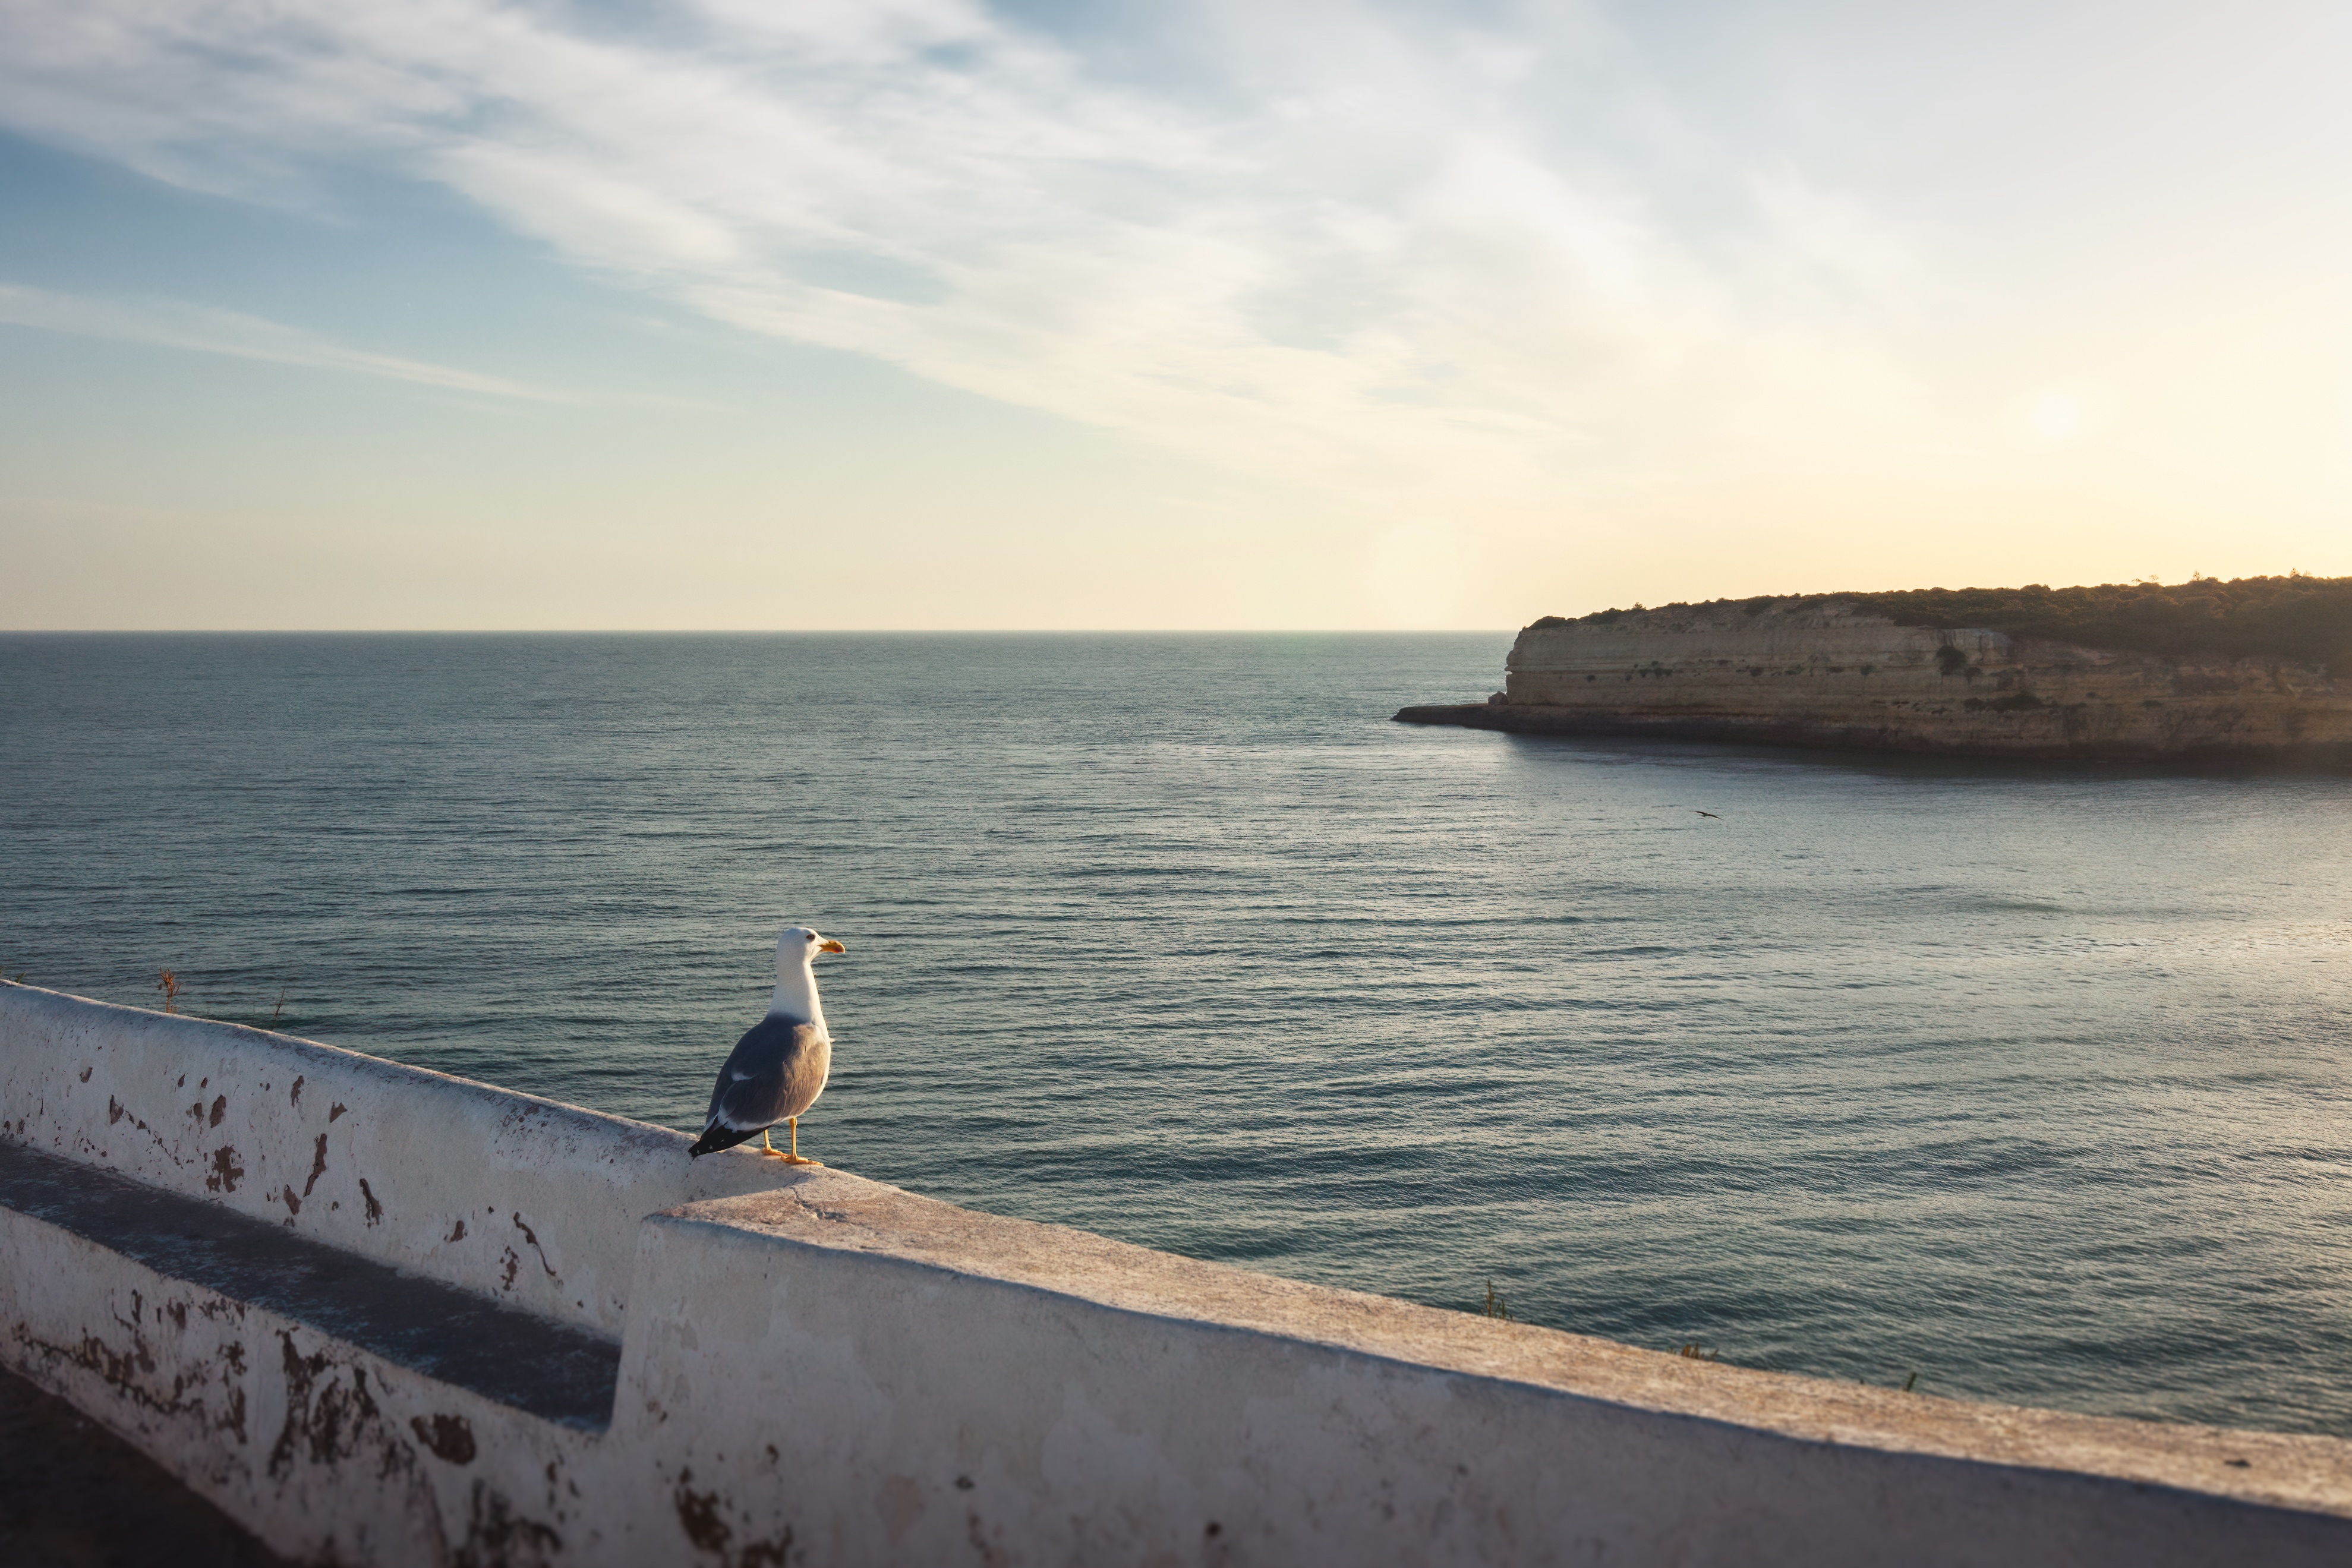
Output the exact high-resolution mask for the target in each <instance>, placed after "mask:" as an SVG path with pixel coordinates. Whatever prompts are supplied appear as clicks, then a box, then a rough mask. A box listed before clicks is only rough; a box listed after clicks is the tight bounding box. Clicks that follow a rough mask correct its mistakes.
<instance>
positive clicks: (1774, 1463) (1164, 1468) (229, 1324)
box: [0, 987, 2352, 1568]
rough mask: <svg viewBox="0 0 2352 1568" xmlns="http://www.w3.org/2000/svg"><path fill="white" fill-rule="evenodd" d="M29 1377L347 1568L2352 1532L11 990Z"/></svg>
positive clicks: (1998, 1413) (2174, 1444) (2345, 1537)
mask: <svg viewBox="0 0 2352 1568" xmlns="http://www.w3.org/2000/svg"><path fill="white" fill-rule="evenodd" d="M0 1121H5V1127H0V1145H5V1146H0V1249H5V1257H6V1258H7V1260H8V1267H7V1268H6V1270H5V1272H0V1333H5V1345H0V1354H5V1355H6V1357H7V1359H8V1362H9V1364H11V1365H12V1366H14V1367H15V1368H16V1369H17V1370H19V1371H21V1372H22V1373H24V1374H25V1375H27V1376H30V1377H31V1378H33V1379H34V1380H35V1381H37V1382H38V1383H40V1384H41V1385H44V1386H46V1387H48V1388H50V1389H53V1390H55V1391H57V1392H58V1393H61V1394H63V1395H65V1396H67V1397H68V1398H70V1399H71V1400H73V1402H74V1403H75V1404H76V1405H77V1406H79V1407H80V1408H82V1409H84V1410H86V1411H88V1412H89V1413H90V1414H91V1415H93V1416H97V1417H98V1418H99V1419H100V1420H102V1421H104V1422H105V1423H106V1424H107V1425H108V1426H110V1427H112V1428H113V1429H114V1430H116V1431H118V1432H120V1433H121V1434H123V1435H124V1436H126V1437H130V1438H131V1440H132V1441H133V1442H135V1443H136V1444H138V1445H139V1446H140V1447H141V1448H142V1450H144V1451H145V1452H147V1453H150V1454H152V1455H153V1456H154V1457H155V1458H158V1459H159V1460H160V1461H161V1462H162V1463H163V1464H164V1465H165V1466H166V1468H168V1469H171V1470H172V1471H173V1473H174V1474H176V1475H178V1476H180V1477H181V1478H183V1479H184V1480H185V1481H186V1482H187V1483H188V1484H189V1485H190V1486H191V1487H192V1488H194V1490H197V1491H199V1492H201V1493H203V1494H204V1495H205V1496H206V1497H208V1498H210V1499H211V1500H214V1501H215V1502H216V1503H218V1504H219V1505H220V1506H221V1507H223V1508H224V1509H225V1510H226V1511H227V1512H228V1513H230V1514H231V1515H232V1516H233V1517H235V1518H236V1519H238V1520H239V1521H243V1522H244V1523H246V1524H247V1526H248V1527H249V1528H251V1529H252V1530H254V1531H255V1532H256V1533H257V1535H259V1536H260V1537H261V1538H262V1539H263V1540H264V1541H266V1542H268V1543H269V1544H270V1545H271V1546H272V1547H273V1548H274V1549H276V1550H278V1551H279V1552H284V1553H286V1554H288V1555H289V1556H292V1557H296V1558H299V1559H306V1560H312V1561H333V1562H337V1563H348V1564H361V1563H393V1564H407V1563H558V1562H561V1563H616V1564H617V1563H649V1562H662V1563H673V1562H675V1563H691V1562H702V1563H727V1564H732V1565H739V1568H740V1565H746V1564H753V1563H765V1564H782V1563H941V1562H946V1561H950V1560H954V1559H962V1558H967V1557H970V1558H976V1559H978V1560H981V1561H983V1562H988V1563H1142V1562H1152V1563H1194V1562H1199V1563H1349V1564H1354V1563H1373V1562H1378V1563H1593V1562H1609V1563H1790V1564H1798V1563H1803V1564H1836V1563H1857V1564H1858V1563H1884V1562H1906V1563H1947V1564H1958V1563H1987V1564H1990V1563H2004V1564H2005V1563H2117V1564H2123V1563H2132V1564H2162V1563H2221V1562H2248V1561H2262V1562H2265V1563H2340V1562H2344V1561H2347V1560H2352V1444H2347V1443H2345V1442H2342V1441H2339V1440H2336V1439H2334V1438H2326V1437H2293V1436H2282V1435H2275V1434H2262V1433H2245V1432H2230V1431H2223V1430H2219V1429H2214V1428H2206V1427H2165V1426H2156V1425H2150V1424H2146V1423H2139V1422H2131V1421H2117V1420H2106V1419H2099V1418H2095V1417H2089V1416H2070V1415H2064V1414H2061V1413H2056V1412H2051V1411H2037V1410H2025V1409H2018V1408H2013V1407H2008V1406H1990V1405H1968V1404H1960V1403H1956V1402H1952V1401H1947V1400H1940V1399H1933V1398H1927V1397H1923V1396H1911V1395H1903V1394H1898V1393H1894V1392H1891V1391H1887V1390H1881V1389H1871V1388H1864V1387H1859V1386H1847V1385H1839V1384H1832V1383H1826V1382H1822V1381H1817V1380H1813V1379H1808V1378H1801V1377H1791V1376H1784V1375H1774V1374H1768V1373H1759V1372H1749V1371H1745V1370H1741V1369H1738V1368H1733V1367H1727V1366H1718V1365H1708V1364H1698V1363H1694V1362H1689V1361H1685V1360H1682V1359H1680V1358H1678V1357H1675V1356H1670V1355H1662V1354H1655V1353H1653V1352H1647V1351H1641V1350H1635V1349H1633V1348H1631V1347H1628V1346H1624V1345H1620V1344H1613V1343H1608V1342H1605V1341H1600V1340H1593V1339H1588V1338H1583V1337H1580V1336H1577V1335H1572V1334H1565V1333H1556V1332H1553V1331H1550V1330H1546V1329H1538V1328H1531V1327H1527V1326H1523V1325H1518V1324H1512V1323H1507V1322H1489V1321H1487V1320H1486V1319H1483V1318H1477V1317H1471V1316H1466V1315H1464V1314H1460V1313H1453V1312H1438V1311H1433V1310H1432V1309H1428V1308H1423V1307H1417V1306H1412V1305H1410V1304H1407V1303H1404V1302H1400V1301H1390V1300H1385V1299H1382V1298H1380V1297H1374V1296H1365V1295H1359V1294H1354V1293H1351V1292H1348V1291H1332V1290H1326V1289H1321V1288H1318V1287H1315V1286H1309V1285H1302V1284H1297V1283H1295V1282H1292V1281H1284V1280H1278V1279H1274V1278H1271V1277H1268V1276H1265V1275H1260V1274H1254V1273H1250V1272H1247V1271H1245V1270H1237V1269H1230V1268H1224V1267H1222V1266H1218V1265H1213V1264H1207V1263H1201V1262H1196V1261H1192V1260H1186V1259H1181V1258H1175V1257H1171V1256H1168V1255H1166V1254H1162V1253H1156V1252H1151V1251H1149V1250H1146V1249H1141V1248H1136V1247H1130V1246H1126V1245H1124V1244H1121V1243H1118V1242H1114V1241H1109V1240H1106V1239H1102V1238H1099V1237H1095V1236H1089V1235H1086V1234H1084V1233H1081V1232H1076V1231H1071V1230H1066V1229H1062V1228H1055V1227H1052V1226H1043V1225H1034V1224H1029V1223H1025V1222H1023V1221H1018V1220H1009V1219H1003V1218H995V1217H992V1216H988V1215H982V1214H975V1213H971V1212H970V1211H967V1210H962V1209H958V1208H955V1207H950V1206H949V1205H946V1204H941V1203H937V1202H933V1201H931V1200H929V1199H925V1198H921V1197H915V1196H913V1195H910V1194H908V1193H905V1192H901V1191H898V1190H897V1189H894V1188H891V1187H887V1186H881V1185H878V1184H877V1183H873V1182H868V1181H865V1180H862V1179H860V1178H858V1177H856V1176H850V1175H847V1174H845V1173H843V1172H840V1171H835V1170H819V1171H806V1172H800V1173H793V1172H786V1171H781V1170H780V1169H779V1168H778V1167H776V1166H772V1165H770V1164H768V1163H766V1162H763V1161H761V1160H759V1159H758V1158H757V1157H756V1156H752V1155H742V1154H740V1153H738V1154H730V1155H719V1156H715V1157H713V1158H711V1159H708V1160H704V1161H700V1162H692V1163H689V1162H688V1160H687V1158H686V1155H685V1145H686V1142H687V1140H686V1138H685V1137H684V1136H683V1135H681V1134H674V1133H670V1132H667V1131H666V1130H663V1129H660V1128H654V1127H647V1126H644V1125H642V1124H633V1123H628V1122H624V1121H620V1120H617V1119H615V1118H610V1117H602V1116H597V1115H594V1114H593V1113H587V1112H583V1111H579V1110H576V1109H572V1108H570V1107H565V1106H560V1105H554V1104H551V1103H548V1102H544V1101H538V1100H533V1099H531V1098H530V1097H528V1096H523V1095H517V1094H509V1093H506V1092H501V1091H498V1090H495V1089H490V1088H487V1087H485V1086H483V1085H479V1084H472V1083H467V1082H462V1081H460V1080H456V1079H451V1078H446V1077H444V1076H441V1075H439V1074H435V1073H429V1072H423V1071H417V1070H415V1069H410V1068H404V1067H401V1066H398V1065H396V1064H394V1063H390V1062H384V1061H376V1060H373V1059H371V1058H367V1057H362V1056H358V1055H355V1054H353V1053H351V1052H347V1051H336V1050H334V1049H332V1048H330V1047H326V1046H320V1045H314V1044H310V1043H309V1042H305V1041H300V1040H289V1039H285V1038H283V1037H279V1036H274V1035H268V1034H263V1033H260V1032H258V1031H256V1030H246V1029H240V1028H236V1027H234V1026H229V1025H224V1024H215V1023H209V1022H205V1021H202V1020H196V1019H178V1018H164V1017H162V1016H159V1015H156V1014H152V1013H146V1012H142V1011H139V1010H137V1009H125V1008H117V1007H110V1006H106V1005H103V1004H100V1003H96V1002H90V1001H85V1000H82V999H79V998H70V997H65V996H60V995H57V994H54V993H49V992H44V991H37V990H33V989H30V988H21V987H5V988H0ZM77 1173H79V1179H77ZM436 1312H438V1313H441V1314H443V1315H444V1317H445V1320H446V1334H444V1335H443V1336H442V1339H443V1343H434V1340H433V1336H431V1335H429V1334H427V1335H424V1336H422V1337H420V1336H419V1334H418V1333H417V1332H416V1331H417V1325H418V1323H419V1322H420V1321H425V1322H429V1321H430V1320H431V1318H432V1317H433V1315H434V1314H435V1313H436ZM485 1345H491V1346H495V1347H496V1351H495V1354H491V1355H489V1356H488V1358H487V1360H486V1358H485V1356H484V1355H483V1354H482V1350H483V1347H484V1346H485Z"/></svg>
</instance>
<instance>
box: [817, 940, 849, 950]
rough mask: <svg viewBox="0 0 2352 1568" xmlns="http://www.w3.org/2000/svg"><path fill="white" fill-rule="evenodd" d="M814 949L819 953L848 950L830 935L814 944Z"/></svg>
mask: <svg viewBox="0 0 2352 1568" xmlns="http://www.w3.org/2000/svg"><path fill="white" fill-rule="evenodd" d="M816 950H817V951H818V952H820V953H846V952H848V951H849V949H848V948H846V947H845V946H842V945H841V944H840V943H838V942H836V941H835V940H834V939H833V938H832V937H830V936H828V937H826V938H825V939H824V941H822V942H820V943H818V944H817V945H816Z"/></svg>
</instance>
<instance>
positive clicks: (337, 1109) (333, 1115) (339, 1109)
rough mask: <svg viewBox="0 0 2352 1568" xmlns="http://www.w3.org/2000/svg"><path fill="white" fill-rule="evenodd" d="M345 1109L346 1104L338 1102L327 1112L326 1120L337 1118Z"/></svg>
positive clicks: (346, 1107)
mask: <svg viewBox="0 0 2352 1568" xmlns="http://www.w3.org/2000/svg"><path fill="white" fill-rule="evenodd" d="M347 1109H349V1107H348V1106H345V1105H342V1104H340V1103H338V1104H337V1105H336V1106H335V1108H334V1109H333V1110H331V1111H330V1112H328V1113H327V1120H328V1121H330V1122H332V1121H335V1120H338V1119H339V1118H340V1117H341V1115H342V1113H344V1111H346V1110H347Z"/></svg>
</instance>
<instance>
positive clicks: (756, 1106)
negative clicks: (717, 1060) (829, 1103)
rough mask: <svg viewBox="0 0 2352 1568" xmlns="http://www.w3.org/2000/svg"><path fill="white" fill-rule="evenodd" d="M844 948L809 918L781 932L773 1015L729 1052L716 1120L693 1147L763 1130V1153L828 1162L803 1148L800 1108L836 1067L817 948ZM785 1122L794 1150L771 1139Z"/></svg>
mask: <svg viewBox="0 0 2352 1568" xmlns="http://www.w3.org/2000/svg"><path fill="white" fill-rule="evenodd" d="M840 951H842V946H841V944H840V943H838V942H835V941H834V940H832V939H831V938H830V937H825V936H818V935H817V934H816V933H815V932H814V931H812V930H810V929H809V928H808V927H807V926H805V925H793V926H788V927H786V928H785V931H784V934H783V936H781V937H778V938H777V940H776V994H775V997H774V998H773V999H772V1000H771V1001H770V1002H769V1003H768V1016H767V1017H766V1018H763V1019H761V1020H760V1021H759V1022H758V1023H756V1024H753V1025H752V1026H751V1029H750V1030H748V1031H747V1032H746V1033H745V1034H744V1036H743V1038H742V1039H740V1040H737V1041H736V1042H735V1049H734V1050H733V1051H730V1052H729V1053H728V1057H727V1065H726V1066H724V1067H722V1068H720V1069H719V1082H718V1084H717V1085H716V1086H715V1087H713V1088H712V1090H711V1091H710V1120H709V1122H708V1123H707V1124H705V1125H704V1127H703V1129H702V1136H700V1137H699V1138H697V1139H696V1140H695V1141H694V1145H693V1147H691V1148H689V1149H688V1150H687V1151H686V1152H687V1153H688V1154H689V1155H695V1156H696V1157H698V1158H699V1157H700V1156H701V1155H709V1154H715V1153H717V1152H718V1151H719V1150H720V1149H731V1148H733V1147H734V1146H735V1145H738V1144H740V1143H744V1142H746V1141H748V1140H749V1139H751V1137H752V1136H754V1135H757V1136H758V1138H759V1140H760V1148H759V1152H760V1153H761V1154H763V1155H771V1156H772V1157H773V1158H776V1159H780V1160H782V1161H784V1162H786V1163H787V1164H790V1165H795V1166H814V1165H823V1164H824V1161H822V1160H812V1159H806V1158H803V1156H802V1155H801V1113H803V1112H804V1111H806V1110H807V1109H808V1108H809V1107H810V1106H812V1105H814V1104H815V1103H816V1097H817V1096H818V1095H820V1094H822V1093H824V1079H825V1074H826V1073H827V1072H829V1071H832V1068H833V1037H832V1036H831V1035H829V1034H827V1033H825V1032H824V1008H823V1007H821V1006H819V1005H818V1003H817V999H816V970H815V967H814V966H815V964H816V956H817V955H818V954H819V953H838V952H840ZM779 1122H783V1123H786V1124H789V1125H790V1126H791V1128H792V1152H791V1153H790V1154H786V1153H785V1152H784V1151H783V1150H782V1149H780V1148H778V1147H776V1146H775V1145H773V1144H771V1143H770V1142H768V1129H769V1128H771V1127H772V1126H774V1125H775V1124H777V1123H779Z"/></svg>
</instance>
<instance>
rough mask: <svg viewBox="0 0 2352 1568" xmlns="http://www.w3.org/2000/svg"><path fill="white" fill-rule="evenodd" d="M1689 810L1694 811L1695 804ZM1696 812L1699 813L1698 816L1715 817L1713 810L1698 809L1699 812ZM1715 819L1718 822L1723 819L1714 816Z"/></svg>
mask: <svg viewBox="0 0 2352 1568" xmlns="http://www.w3.org/2000/svg"><path fill="white" fill-rule="evenodd" d="M1691 810H1694V811H1698V808H1697V807H1696V806H1693V807H1692V808H1691ZM1698 814H1699V815H1700V816H1702V817H1715V813H1714V812H1713V811H1699V812H1698ZM1715 820H1716V821H1718V822H1720V821H1723V819H1722V818H1721V817H1715Z"/></svg>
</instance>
